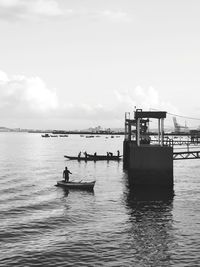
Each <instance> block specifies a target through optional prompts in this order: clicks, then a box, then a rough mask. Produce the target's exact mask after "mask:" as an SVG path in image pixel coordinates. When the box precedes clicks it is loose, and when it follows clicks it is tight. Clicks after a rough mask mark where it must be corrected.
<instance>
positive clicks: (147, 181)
mask: <svg viewBox="0 0 200 267" xmlns="http://www.w3.org/2000/svg"><path fill="white" fill-rule="evenodd" d="M126 145H127V147H126V149H127V154H126V157H127V162H128V166H127V168H128V174H129V181H131V183H132V184H133V185H152V186H154V185H155V186H166V187H173V148H172V147H164V146H163V147H161V146H148V145H146V146H145V145H143V146H136V145H135V144H134V143H133V142H131V143H130V142H129V143H127V144H126Z"/></svg>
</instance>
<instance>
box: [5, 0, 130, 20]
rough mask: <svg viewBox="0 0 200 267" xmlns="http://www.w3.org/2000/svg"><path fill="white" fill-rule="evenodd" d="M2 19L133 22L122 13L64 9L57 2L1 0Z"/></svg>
mask: <svg viewBox="0 0 200 267" xmlns="http://www.w3.org/2000/svg"><path fill="white" fill-rule="evenodd" d="M0 18H3V19H7V20H38V19H39V20H41V19H47V18H48V19H49V18H61V19H72V18H78V19H81V18H89V19H97V20H101V19H102V20H105V19H106V20H109V21H112V22H125V21H130V20H131V19H130V17H129V16H128V14H127V13H125V12H122V11H114V10H107V9H106V10H103V11H99V10H95V9H90V8H79V9H70V8H63V7H61V6H60V5H59V4H58V2H57V1H56V0H0Z"/></svg>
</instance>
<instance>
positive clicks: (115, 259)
mask: <svg viewBox="0 0 200 267" xmlns="http://www.w3.org/2000/svg"><path fill="white" fill-rule="evenodd" d="M106 137H107V138H106ZM117 150H120V152H121V153H122V151H123V136H121V137H119V138H117V137H114V138H111V137H110V136H100V137H94V138H85V137H81V136H80V135H69V136H68V137H65V138H64V137H57V138H56V137H54V138H42V137H41V135H40V134H32V133H0V266H5V267H9V266H15V267H18V266H22V267H25V266H192V267H194V266H200V159H194V160H179V161H174V192H173V193H174V194H169V195H167V196H165V197H162V194H158V195H157V194H154V195H151V194H149V192H145V191H144V192H139V193H138V192H135V191H134V190H132V189H130V188H129V184H128V179H127V174H126V172H125V171H124V170H123V162H122V161H120V162H115V161H110V162H107V161H99V162H98V161H97V162H96V163H95V162H77V161H68V160H66V159H65V158H64V155H65V154H66V155H77V154H78V152H79V151H87V152H88V153H94V152H97V153H99V154H105V153H106V152H107V151H111V152H113V153H114V154H116V153H117ZM65 166H67V167H68V168H69V170H70V171H71V172H72V175H70V179H71V180H76V181H80V180H85V181H92V180H96V184H95V187H94V192H87V191H75V190H69V191H67V190H64V189H63V188H59V187H56V186H54V185H55V184H56V182H57V181H58V180H61V178H62V171H63V169H64V167H65Z"/></svg>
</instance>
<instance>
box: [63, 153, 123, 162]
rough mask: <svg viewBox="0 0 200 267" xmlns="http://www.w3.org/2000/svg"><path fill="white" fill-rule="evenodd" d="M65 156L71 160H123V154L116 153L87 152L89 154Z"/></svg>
mask: <svg viewBox="0 0 200 267" xmlns="http://www.w3.org/2000/svg"><path fill="white" fill-rule="evenodd" d="M64 157H65V158H67V159H69V160H84V161H97V160H117V161H119V160H121V159H122V156H121V155H120V156H115V155H91V154H87V156H83V157H81V156H67V155H64Z"/></svg>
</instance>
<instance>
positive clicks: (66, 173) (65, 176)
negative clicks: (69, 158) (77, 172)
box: [63, 167, 72, 183]
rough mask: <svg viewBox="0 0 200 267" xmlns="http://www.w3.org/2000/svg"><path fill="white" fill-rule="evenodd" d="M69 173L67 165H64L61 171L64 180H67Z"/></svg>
mask: <svg viewBox="0 0 200 267" xmlns="http://www.w3.org/2000/svg"><path fill="white" fill-rule="evenodd" d="M69 173H70V174H72V173H71V172H70V171H69V170H68V169H67V167H65V170H64V171H63V178H65V182H67V183H68V182H69Z"/></svg>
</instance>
